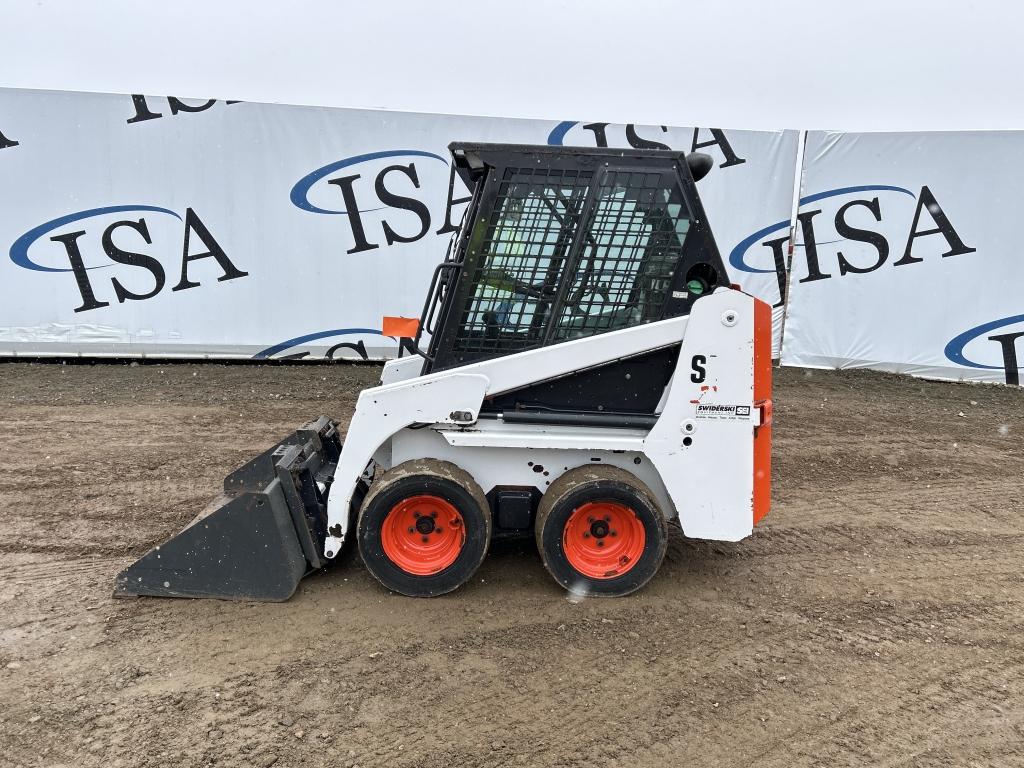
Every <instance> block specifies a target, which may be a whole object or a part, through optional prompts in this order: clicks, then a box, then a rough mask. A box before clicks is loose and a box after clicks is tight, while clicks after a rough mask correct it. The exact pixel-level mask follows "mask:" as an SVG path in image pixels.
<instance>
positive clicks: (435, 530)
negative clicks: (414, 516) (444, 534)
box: [434, 526, 444, 533]
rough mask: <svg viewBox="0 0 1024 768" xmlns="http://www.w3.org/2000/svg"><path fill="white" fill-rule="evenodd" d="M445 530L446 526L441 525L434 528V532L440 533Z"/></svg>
mask: <svg viewBox="0 0 1024 768" xmlns="http://www.w3.org/2000/svg"><path fill="white" fill-rule="evenodd" d="M443 530H444V528H442V527H441V526H437V528H435V529H434V533H440V532H441V531H443Z"/></svg>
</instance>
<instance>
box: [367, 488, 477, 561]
mask: <svg viewBox="0 0 1024 768" xmlns="http://www.w3.org/2000/svg"><path fill="white" fill-rule="evenodd" d="M380 541H381V546H383V548H384V554H385V555H387V556H388V559H389V560H391V562H392V563H394V564H395V565H397V566H398V567H399V568H401V569H402V570H403V571H405V572H406V573H411V574H413V575H414V576H431V575H433V574H435V573H440V572H441V571H443V570H444V569H445V568H447V567H448V566H450V565H451V564H452V563H454V562H455V561H456V560H457V559H458V557H459V553H460V552H462V547H463V545H464V544H465V543H466V526H465V524H464V522H463V520H462V515H461V514H459V510H457V509H456V508H455V505H453V504H451V503H450V502H448V501H446V500H445V499H442V498H441V497H440V496H432V495H429V494H423V495H420V496H410V497H408V498H407V499H402V501H400V502H398V503H397V504H395V506H393V507H392V508H391V510H390V511H389V512H388V514H387V517H385V518H384V524H383V525H382V526H381V529H380Z"/></svg>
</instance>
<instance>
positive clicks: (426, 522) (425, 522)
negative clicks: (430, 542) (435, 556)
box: [416, 515, 434, 536]
mask: <svg viewBox="0 0 1024 768" xmlns="http://www.w3.org/2000/svg"><path fill="white" fill-rule="evenodd" d="M416 530H417V531H419V532H420V533H422V534H423V535H424V536H426V535H428V534H431V533H433V532H434V518H432V517H429V516H428V515H420V516H419V518H417V520H416Z"/></svg>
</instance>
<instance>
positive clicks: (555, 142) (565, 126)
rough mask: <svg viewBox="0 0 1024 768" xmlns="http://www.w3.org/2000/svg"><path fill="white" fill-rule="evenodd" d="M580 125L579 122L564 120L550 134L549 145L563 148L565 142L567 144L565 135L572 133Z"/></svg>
mask: <svg viewBox="0 0 1024 768" xmlns="http://www.w3.org/2000/svg"><path fill="white" fill-rule="evenodd" d="M578 124H579V120H563V121H562V122H560V123H559V124H558V125H556V126H555V127H554V128H553V129H552V130H551V133H549V134H548V144H549V145H551V146H553V147H560V146H562V144H563V142H565V134H567V133H568V132H569V131H571V130H572V127H573V126H574V125H578Z"/></svg>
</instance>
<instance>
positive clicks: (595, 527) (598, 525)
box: [590, 520, 608, 539]
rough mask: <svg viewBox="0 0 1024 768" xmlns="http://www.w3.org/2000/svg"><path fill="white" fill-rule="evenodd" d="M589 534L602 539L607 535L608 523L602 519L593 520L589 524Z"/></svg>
mask: <svg viewBox="0 0 1024 768" xmlns="http://www.w3.org/2000/svg"><path fill="white" fill-rule="evenodd" d="M590 535H591V536H593V537H594V538H595V539H603V538H604V537H605V536H607V535H608V523H606V522H605V521H604V520H595V521H594V522H592V523H591V524H590Z"/></svg>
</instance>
